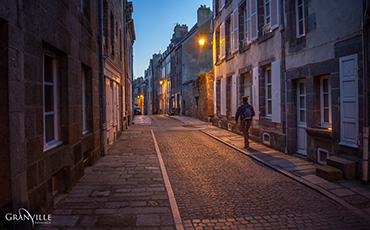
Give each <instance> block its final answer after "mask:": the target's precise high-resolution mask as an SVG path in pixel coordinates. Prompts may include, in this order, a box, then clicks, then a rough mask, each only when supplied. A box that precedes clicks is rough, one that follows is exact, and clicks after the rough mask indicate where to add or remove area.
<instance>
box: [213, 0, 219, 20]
mask: <svg viewBox="0 0 370 230" xmlns="http://www.w3.org/2000/svg"><path fill="white" fill-rule="evenodd" d="M216 1H218V0H213V1H212V3H213V18H215V17H216V10H217V9H216Z"/></svg>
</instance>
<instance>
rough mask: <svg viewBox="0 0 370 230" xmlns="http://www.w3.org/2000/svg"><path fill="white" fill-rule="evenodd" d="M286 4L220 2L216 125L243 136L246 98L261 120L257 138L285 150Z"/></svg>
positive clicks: (245, 0) (257, 120) (252, 0)
mask: <svg viewBox="0 0 370 230" xmlns="http://www.w3.org/2000/svg"><path fill="white" fill-rule="evenodd" d="M281 4H282V2H281V1H278V0H271V1H258V0H243V1H241V0H240V1H235V0H233V1H231V0H214V1H213V7H214V10H213V16H214V22H213V61H214V79H215V80H214V89H215V90H214V99H213V100H214V114H215V119H214V124H215V125H217V126H219V127H223V128H226V129H228V130H230V131H234V132H239V127H238V126H237V125H236V124H235V113H236V110H237V108H238V106H239V105H241V104H242V101H241V98H242V96H248V97H249V103H250V104H251V105H253V107H254V110H255V112H256V115H255V117H254V119H253V124H252V127H251V138H252V139H254V140H257V141H259V142H261V143H265V144H266V145H269V146H272V147H274V148H276V149H278V150H282V151H284V148H285V130H284V128H285V119H284V114H283V110H284V96H285V95H284V87H283V86H284V81H283V80H282V76H283V75H282V68H281V67H282V65H283V53H282V46H283V44H284V43H283V39H282V37H283V33H282V31H281V27H280V21H281V18H282V17H281V13H280V9H281Z"/></svg>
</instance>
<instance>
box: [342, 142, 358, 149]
mask: <svg viewBox="0 0 370 230" xmlns="http://www.w3.org/2000/svg"><path fill="white" fill-rule="evenodd" d="M339 145H342V146H347V147H351V148H356V149H357V148H358V145H356V144H352V143H347V142H343V141H341V142H339Z"/></svg>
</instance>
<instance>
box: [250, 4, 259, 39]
mask: <svg viewBox="0 0 370 230" xmlns="http://www.w3.org/2000/svg"><path fill="white" fill-rule="evenodd" d="M250 2H251V4H250V5H251V6H250V12H251V14H250V15H251V29H250V30H251V35H250V36H251V40H252V41H254V40H256V39H257V38H258V18H257V0H250Z"/></svg>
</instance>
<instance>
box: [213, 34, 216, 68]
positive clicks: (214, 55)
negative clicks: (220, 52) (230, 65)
mask: <svg viewBox="0 0 370 230" xmlns="http://www.w3.org/2000/svg"><path fill="white" fill-rule="evenodd" d="M213 63H214V64H216V63H217V50H216V31H215V32H213Z"/></svg>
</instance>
